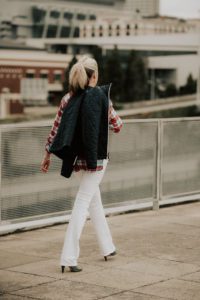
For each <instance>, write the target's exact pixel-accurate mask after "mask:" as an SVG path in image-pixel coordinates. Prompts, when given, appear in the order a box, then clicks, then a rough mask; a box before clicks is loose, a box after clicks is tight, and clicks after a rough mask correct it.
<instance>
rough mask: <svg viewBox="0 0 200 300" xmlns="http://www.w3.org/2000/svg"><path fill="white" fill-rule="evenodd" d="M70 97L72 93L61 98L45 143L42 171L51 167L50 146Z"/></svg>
mask: <svg viewBox="0 0 200 300" xmlns="http://www.w3.org/2000/svg"><path fill="white" fill-rule="evenodd" d="M69 98H70V94H66V95H64V96H63V98H62V99H61V102H60V105H59V108H58V111H57V114H56V117H55V119H54V122H53V125H52V127H51V130H50V133H49V135H48V137H47V142H46V144H45V154H44V158H43V160H42V162H41V171H42V172H44V173H46V172H47V171H48V169H49V166H50V163H51V160H50V157H51V153H50V152H49V148H50V146H51V144H52V142H53V139H54V138H55V136H56V134H57V131H58V127H59V124H60V121H61V117H62V114H63V110H64V108H65V106H66V105H67V103H68V101H69Z"/></svg>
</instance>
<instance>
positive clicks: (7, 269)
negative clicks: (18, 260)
mask: <svg viewBox="0 0 200 300" xmlns="http://www.w3.org/2000/svg"><path fill="white" fill-rule="evenodd" d="M15 254H16V253H15ZM51 259H53V258H48V259H46V258H45V259H42V260H38V261H32V262H28V263H24V264H23V263H22V264H19V265H15V266H12V267H8V268H0V270H6V271H12V270H9V269H11V268H15V267H19V266H25V265H29V264H33V263H37V262H42V261H46V260H51Z"/></svg>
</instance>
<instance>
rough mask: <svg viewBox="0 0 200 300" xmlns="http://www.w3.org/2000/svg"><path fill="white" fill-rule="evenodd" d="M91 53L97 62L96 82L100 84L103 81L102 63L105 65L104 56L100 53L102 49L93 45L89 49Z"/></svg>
mask: <svg viewBox="0 0 200 300" xmlns="http://www.w3.org/2000/svg"><path fill="white" fill-rule="evenodd" d="M91 54H92V56H93V57H94V59H95V60H96V61H97V63H98V69H99V80H98V84H99V85H101V84H103V83H104V81H105V80H104V65H105V58H104V57H103V55H102V49H101V48H100V47H98V46H95V47H93V48H92V50H91Z"/></svg>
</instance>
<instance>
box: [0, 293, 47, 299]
mask: <svg viewBox="0 0 200 300" xmlns="http://www.w3.org/2000/svg"><path fill="white" fill-rule="evenodd" d="M6 295H11V296H17V297H21V298H22V299H24V296H21V295H17V294H13V293H12V292H11V293H10V292H9V293H7V292H6V293H5V294H2V296H6ZM0 297H1V295H0ZM26 298H29V299H34V300H38V298H33V297H31V296H27V295H26ZM40 300H42V299H41V298H40Z"/></svg>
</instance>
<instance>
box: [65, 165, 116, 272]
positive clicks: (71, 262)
mask: <svg viewBox="0 0 200 300" xmlns="http://www.w3.org/2000/svg"><path fill="white" fill-rule="evenodd" d="M103 163H104V167H103V170H101V171H96V172H89V171H84V170H81V171H79V172H77V173H78V176H81V182H80V186H79V190H78V193H77V195H76V199H75V202H74V207H73V210H72V214H71V218H70V222H69V225H68V227H67V230H66V234H65V241H64V246H63V249H62V254H61V259H60V265H61V266H77V259H78V257H79V252H80V248H79V240H80V236H81V232H82V229H83V226H84V224H85V221H86V218H87V214H88V211H89V214H90V218H91V220H92V223H93V225H94V229H95V232H96V235H97V239H98V243H99V247H100V250H101V254H102V255H103V256H104V255H108V254H110V253H111V252H113V251H115V246H114V244H113V241H112V237H111V233H110V230H109V227H108V224H107V221H106V218H105V214H104V210H103V206H102V202H101V194H100V189H99V184H100V182H101V180H102V178H103V174H104V172H105V169H106V166H107V163H108V160H107V159H104V161H103Z"/></svg>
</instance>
